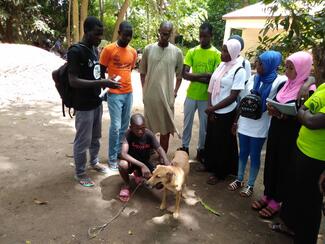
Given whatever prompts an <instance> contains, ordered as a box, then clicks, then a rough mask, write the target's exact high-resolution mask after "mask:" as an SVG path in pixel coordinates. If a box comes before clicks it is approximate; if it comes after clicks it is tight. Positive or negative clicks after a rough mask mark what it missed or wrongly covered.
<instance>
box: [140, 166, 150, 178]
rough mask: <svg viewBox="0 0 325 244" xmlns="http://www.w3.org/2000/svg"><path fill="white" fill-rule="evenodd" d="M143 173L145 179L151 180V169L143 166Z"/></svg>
mask: <svg viewBox="0 0 325 244" xmlns="http://www.w3.org/2000/svg"><path fill="white" fill-rule="evenodd" d="M141 173H142V176H143V177H144V178H145V179H149V178H150V177H151V172H150V170H149V168H148V167H147V166H146V165H143V166H142V167H141Z"/></svg>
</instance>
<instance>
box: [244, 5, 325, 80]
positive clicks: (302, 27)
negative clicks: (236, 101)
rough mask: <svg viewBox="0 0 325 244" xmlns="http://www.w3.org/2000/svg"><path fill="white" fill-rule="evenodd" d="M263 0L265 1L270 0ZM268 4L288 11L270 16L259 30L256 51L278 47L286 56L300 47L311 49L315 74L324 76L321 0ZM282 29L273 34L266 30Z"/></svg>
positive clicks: (324, 16) (324, 21)
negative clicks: (284, 13)
mask: <svg viewBox="0 0 325 244" xmlns="http://www.w3.org/2000/svg"><path fill="white" fill-rule="evenodd" d="M269 2H270V1H269V0H264V3H269ZM271 2H272V1H271ZM273 3H274V5H272V6H271V7H270V10H271V12H272V13H275V12H276V11H277V10H279V9H281V10H285V11H287V13H288V14H287V15H284V16H277V17H274V18H269V19H268V21H267V23H266V25H265V28H264V30H262V31H261V32H260V36H259V42H260V45H259V46H258V47H257V49H256V50H255V51H252V52H250V53H249V55H250V56H256V55H257V53H259V52H262V51H264V50H268V49H274V50H278V51H280V52H281V53H282V55H283V57H284V58H286V57H287V56H288V55H289V54H291V53H294V52H297V51H299V50H311V49H312V50H313V57H314V67H315V72H316V73H317V75H319V78H320V76H323V77H324V67H323V66H324V65H325V61H324V58H325V57H324V54H325V42H324V36H325V10H324V7H325V4H324V1H322V0H305V1H303V2H301V1H299V2H298V1H296V0H276V1H274V2H273ZM279 29H283V30H284V32H282V33H280V34H277V35H275V36H272V37H268V36H267V34H268V32H269V31H271V30H279Z"/></svg>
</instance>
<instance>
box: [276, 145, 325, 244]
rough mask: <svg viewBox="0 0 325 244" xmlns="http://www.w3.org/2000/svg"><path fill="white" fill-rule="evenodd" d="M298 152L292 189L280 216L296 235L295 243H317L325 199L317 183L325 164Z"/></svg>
mask: <svg viewBox="0 0 325 244" xmlns="http://www.w3.org/2000/svg"><path fill="white" fill-rule="evenodd" d="M295 150H296V153H295V157H294V160H293V164H294V166H293V173H294V175H293V178H292V181H291V184H290V189H291V190H290V191H288V192H287V195H288V197H286V198H285V200H284V201H283V204H282V208H281V215H280V217H281V219H282V220H283V221H284V223H285V224H286V225H287V226H288V227H289V228H291V229H292V230H293V231H294V232H295V237H294V243H295V244H316V242H317V235H318V231H319V226H320V222H321V208H322V199H323V197H322V195H321V193H320V190H319V185H318V181H319V177H320V175H321V174H322V172H323V171H324V170H325V161H320V160H316V159H313V158H310V157H308V156H306V155H304V154H303V153H302V152H301V151H300V150H299V149H298V148H296V149H295Z"/></svg>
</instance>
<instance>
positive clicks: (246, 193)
mask: <svg viewBox="0 0 325 244" xmlns="http://www.w3.org/2000/svg"><path fill="white" fill-rule="evenodd" d="M239 194H240V196H242V197H250V196H251V195H252V194H253V187H252V186H245V187H243V189H242V190H241V191H240V192H239Z"/></svg>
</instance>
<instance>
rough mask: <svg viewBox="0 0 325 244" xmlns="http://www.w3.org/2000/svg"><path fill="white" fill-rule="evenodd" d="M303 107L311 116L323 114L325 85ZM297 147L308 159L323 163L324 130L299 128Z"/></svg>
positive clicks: (324, 111)
mask: <svg viewBox="0 0 325 244" xmlns="http://www.w3.org/2000/svg"><path fill="white" fill-rule="evenodd" d="M305 106H306V107H307V108H308V109H309V110H310V112H311V113H313V114H315V113H323V114H325V83H323V84H322V85H320V86H319V87H318V88H317V90H316V91H315V93H314V94H313V95H312V96H311V97H310V98H309V99H308V100H307V101H306V102H305ZM297 146H298V148H299V149H300V151H301V152H303V153H304V154H305V155H307V156H308V157H310V158H314V159H317V160H321V161H325V128H323V129H317V130H311V129H308V128H307V127H305V126H301V129H300V131H299V136H298V139H297Z"/></svg>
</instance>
